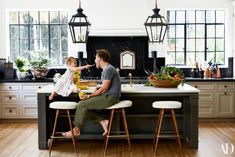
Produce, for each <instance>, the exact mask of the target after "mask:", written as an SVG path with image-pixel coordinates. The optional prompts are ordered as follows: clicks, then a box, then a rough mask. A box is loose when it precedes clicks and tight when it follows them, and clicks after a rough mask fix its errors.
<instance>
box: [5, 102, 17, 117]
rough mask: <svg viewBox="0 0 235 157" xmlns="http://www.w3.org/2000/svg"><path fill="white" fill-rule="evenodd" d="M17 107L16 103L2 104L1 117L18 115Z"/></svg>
mask: <svg viewBox="0 0 235 157" xmlns="http://www.w3.org/2000/svg"><path fill="white" fill-rule="evenodd" d="M19 115H20V112H19V107H18V106H17V105H3V106H2V118H9V117H19Z"/></svg>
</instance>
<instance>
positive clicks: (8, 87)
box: [1, 83, 20, 91]
mask: <svg viewBox="0 0 235 157" xmlns="http://www.w3.org/2000/svg"><path fill="white" fill-rule="evenodd" d="M19 89H20V85H19V84H15V83H14V84H13V83H3V84H2V87H1V90H2V91H18V90H19Z"/></svg>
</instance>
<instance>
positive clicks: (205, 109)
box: [198, 105, 214, 117]
mask: <svg viewBox="0 0 235 157" xmlns="http://www.w3.org/2000/svg"><path fill="white" fill-rule="evenodd" d="M198 114H199V117H211V116H213V115H214V109H213V106H211V105H203V106H199V108H198Z"/></svg>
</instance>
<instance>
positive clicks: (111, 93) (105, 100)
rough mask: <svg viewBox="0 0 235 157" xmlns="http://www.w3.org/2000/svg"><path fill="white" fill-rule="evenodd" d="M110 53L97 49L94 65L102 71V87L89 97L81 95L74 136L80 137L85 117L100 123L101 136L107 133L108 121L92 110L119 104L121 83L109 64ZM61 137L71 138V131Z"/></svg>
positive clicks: (75, 119)
mask: <svg viewBox="0 0 235 157" xmlns="http://www.w3.org/2000/svg"><path fill="white" fill-rule="evenodd" d="M110 57H111V56H110V53H109V51H107V50H105V49H98V50H97V51H96V58H95V64H96V68H98V69H100V68H101V69H102V70H103V71H102V74H101V80H102V86H101V87H100V88H99V89H98V90H96V91H95V92H93V93H92V94H90V95H86V94H85V95H83V96H81V97H80V99H82V101H80V102H79V103H78V105H77V108H76V112H75V117H74V125H75V127H74V128H73V133H74V135H75V136H79V135H80V128H81V127H82V125H83V123H84V120H85V117H86V116H87V117H89V118H91V119H92V120H93V122H95V123H100V124H101V126H102V128H103V129H104V133H103V136H104V135H105V134H106V133H107V128H108V123H109V121H108V120H106V119H104V118H102V117H101V116H99V115H98V114H97V113H95V112H93V111H92V110H102V109H106V108H108V107H110V106H112V105H114V104H116V103H118V102H119V98H120V96H121V81H120V77H119V74H118V72H117V71H116V69H115V68H114V67H113V66H112V65H111V64H110V63H109V60H110ZM62 135H63V136H67V137H68V136H72V132H71V130H70V131H68V132H64V133H62Z"/></svg>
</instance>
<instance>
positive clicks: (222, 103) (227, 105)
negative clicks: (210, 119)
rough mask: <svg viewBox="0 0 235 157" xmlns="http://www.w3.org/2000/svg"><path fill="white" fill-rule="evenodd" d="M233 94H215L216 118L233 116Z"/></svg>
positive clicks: (225, 92) (220, 92)
mask: <svg viewBox="0 0 235 157" xmlns="http://www.w3.org/2000/svg"><path fill="white" fill-rule="evenodd" d="M234 95H235V93H234V92H231V91H219V92H217V93H216V99H217V101H216V103H217V111H216V112H217V113H216V114H217V115H218V117H228V116H229V117H231V116H234V103H235V102H234Z"/></svg>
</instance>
